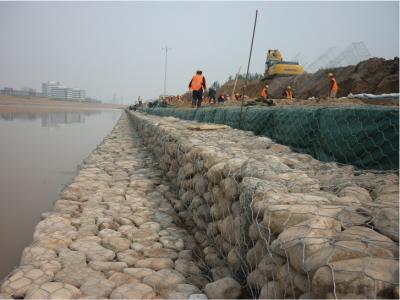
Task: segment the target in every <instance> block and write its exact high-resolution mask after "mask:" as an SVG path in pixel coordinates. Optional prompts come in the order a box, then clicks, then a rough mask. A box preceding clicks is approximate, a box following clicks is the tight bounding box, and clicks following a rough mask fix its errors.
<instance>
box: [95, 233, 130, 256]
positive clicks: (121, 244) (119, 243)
mask: <svg viewBox="0 0 400 300" xmlns="http://www.w3.org/2000/svg"><path fill="white" fill-rule="evenodd" d="M101 244H102V245H103V247H105V248H107V249H110V250H112V251H113V252H116V253H118V252H122V251H125V250H128V249H129V247H130V244H131V242H130V240H128V239H125V238H122V237H118V236H108V237H105V238H103V240H102V241H101Z"/></svg>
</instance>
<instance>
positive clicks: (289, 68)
mask: <svg viewBox="0 0 400 300" xmlns="http://www.w3.org/2000/svg"><path fill="white" fill-rule="evenodd" d="M303 73H304V67H303V66H301V65H299V63H298V62H293V61H284V60H283V58H282V54H281V52H280V51H279V50H277V49H275V50H271V49H270V50H268V53H267V61H266V62H265V73H264V78H263V80H268V79H273V78H274V77H277V76H296V75H301V74H303Z"/></svg>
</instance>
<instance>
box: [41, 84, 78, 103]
mask: <svg viewBox="0 0 400 300" xmlns="http://www.w3.org/2000/svg"><path fill="white" fill-rule="evenodd" d="M42 93H43V95H45V96H46V97H47V98H50V99H60V100H79V101H82V100H85V98H86V91H85V90H81V89H78V88H69V87H66V86H62V85H61V83H60V82H57V81H48V82H46V83H42Z"/></svg>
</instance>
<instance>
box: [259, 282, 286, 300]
mask: <svg viewBox="0 0 400 300" xmlns="http://www.w3.org/2000/svg"><path fill="white" fill-rule="evenodd" d="M284 292H285V291H284V290H283V289H282V287H281V286H280V284H279V282H277V281H269V282H267V283H266V284H264V285H263V287H262V288H261V292H260V295H259V299H283V298H284V295H285V294H284Z"/></svg>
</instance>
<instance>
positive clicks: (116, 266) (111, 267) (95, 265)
mask: <svg viewBox="0 0 400 300" xmlns="http://www.w3.org/2000/svg"><path fill="white" fill-rule="evenodd" d="M89 267H90V268H92V269H93V270H96V271H102V272H105V271H122V270H123V269H125V268H127V267H128V265H127V264H126V263H124V262H119V261H91V262H90V263H89Z"/></svg>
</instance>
